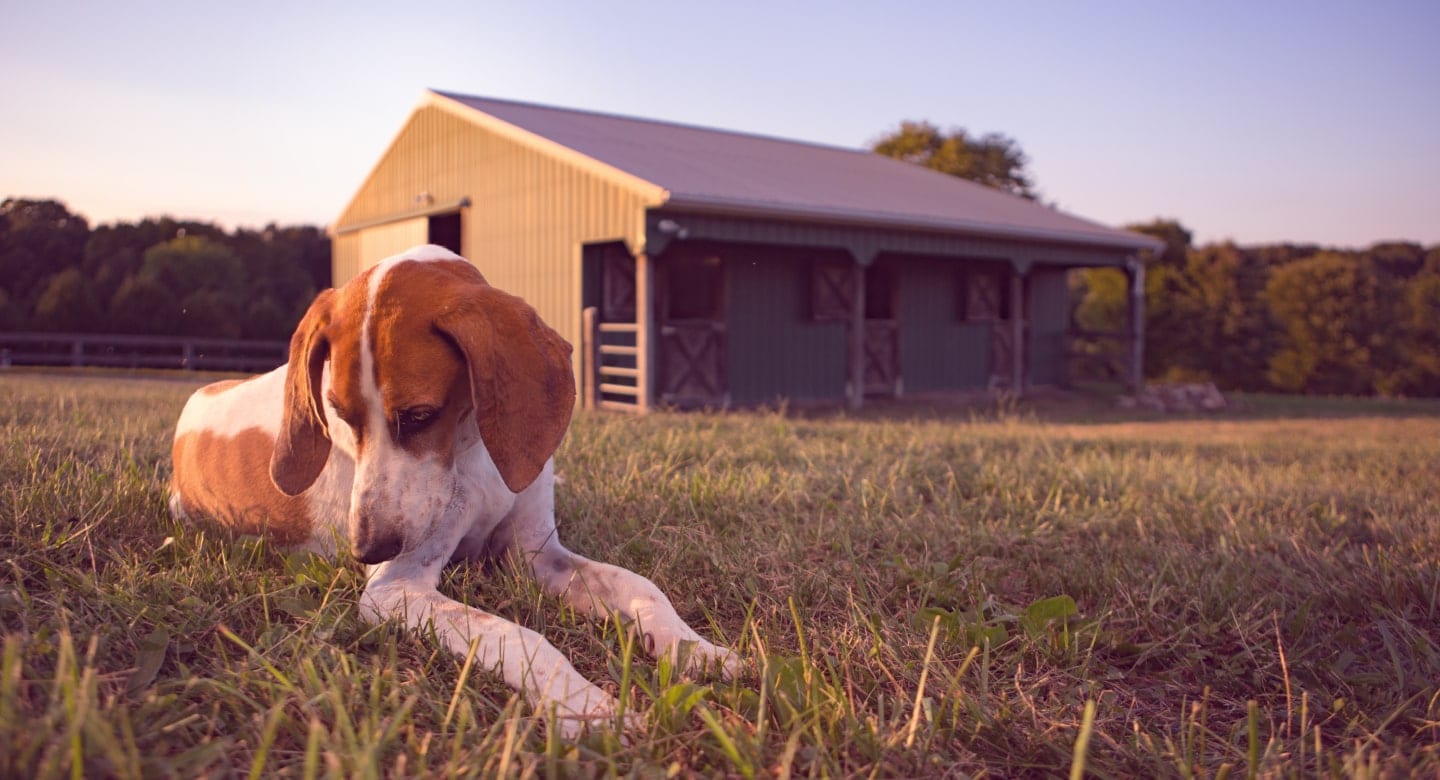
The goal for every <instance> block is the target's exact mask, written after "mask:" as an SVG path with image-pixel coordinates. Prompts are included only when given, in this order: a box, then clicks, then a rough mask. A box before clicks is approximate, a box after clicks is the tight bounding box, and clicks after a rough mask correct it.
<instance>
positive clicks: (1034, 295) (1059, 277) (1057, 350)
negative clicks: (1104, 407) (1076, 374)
mask: <svg viewBox="0 0 1440 780" xmlns="http://www.w3.org/2000/svg"><path fill="white" fill-rule="evenodd" d="M1029 286H1030V359H1029V361H1028V365H1029V369H1030V384H1032V385H1063V384H1064V383H1065V381H1066V378H1067V377H1066V365H1065V331H1066V330H1067V329H1068V327H1069V325H1070V287H1069V281H1068V278H1067V273H1066V270H1065V269H1064V268H1056V267H1053V266H1037V267H1036V268H1034V269H1032V270H1031V272H1030V277H1029Z"/></svg>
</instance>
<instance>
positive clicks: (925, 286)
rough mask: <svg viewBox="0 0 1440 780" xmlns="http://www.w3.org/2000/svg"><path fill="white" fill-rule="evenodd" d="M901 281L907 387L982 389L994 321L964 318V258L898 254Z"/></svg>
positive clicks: (987, 371) (902, 349)
mask: <svg viewBox="0 0 1440 780" xmlns="http://www.w3.org/2000/svg"><path fill="white" fill-rule="evenodd" d="M892 262H894V268H895V270H896V275H897V281H898V283H899V286H900V312H899V314H900V376H901V377H902V378H903V379H904V381H905V391H906V392H907V393H909V392H937V391H951V390H963V389H972V388H983V387H985V385H986V382H987V381H988V380H989V376H990V362H989V361H990V354H989V352H990V326H989V324H988V323H971V322H965V321H963V320H962V319H961V316H962V312H961V307H960V294H961V288H960V274H961V272H962V269H963V268H964V263H963V262H956V261H953V260H940V259H932V258H920V257H895V258H893V260H892Z"/></svg>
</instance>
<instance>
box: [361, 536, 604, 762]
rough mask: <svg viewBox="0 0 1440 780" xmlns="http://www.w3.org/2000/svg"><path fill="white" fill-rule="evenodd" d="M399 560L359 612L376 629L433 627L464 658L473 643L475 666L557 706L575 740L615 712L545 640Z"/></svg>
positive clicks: (565, 731)
mask: <svg viewBox="0 0 1440 780" xmlns="http://www.w3.org/2000/svg"><path fill="white" fill-rule="evenodd" d="M430 568H431V567H423V566H420V565H418V564H415V563H413V562H408V561H403V560H399V559H397V560H394V561H388V562H386V563H382V564H379V565H377V566H372V567H370V570H369V579H368V581H367V582H366V585H365V592H364V593H363V594H362V595H361V597H360V604H361V613H362V615H363V616H364V617H365V618H366V619H367V620H369V621H371V622H374V623H380V622H384V621H386V620H390V619H397V620H400V621H402V622H403V623H404V624H405V626H406V627H407V628H410V629H415V630H419V631H424V630H426V629H427V628H432V627H433V630H434V632H435V635H436V636H437V637H439V639H440V641H442V642H443V643H444V644H445V646H446V647H447V648H449V649H450V650H451V652H454V653H455V654H457V655H459V656H461V657H462V658H463V657H465V656H467V655H468V654H469V653H470V648H471V645H472V643H473V644H474V645H475V660H476V662H477V663H478V664H479V665H480V666H481V667H482V668H486V669H491V670H493V671H495V672H497V673H498V674H499V675H500V676H501V677H503V678H504V680H505V682H506V683H508V684H509V685H510V687H511V688H513V689H515V690H517V691H522V692H523V693H524V694H525V696H526V698H527V699H528V700H529V702H530V704H531V706H532V707H534V708H535V709H536V710H538V711H541V712H544V711H546V710H548V709H549V708H550V707H554V708H555V712H556V716H557V719H558V723H559V726H560V729H561V736H562V737H564V738H565V739H574V738H576V737H577V736H578V735H579V734H580V732H581V731H583V730H584V729H585V727H586V726H589V725H596V726H599V725H604V724H605V722H606V721H607V720H611V719H613V718H614V717H615V714H616V702H615V699H614V697H612V696H610V694H608V693H606V692H605V691H603V690H601V689H600V688H599V687H598V686H596V685H594V684H593V683H591V682H590V681H589V680H586V679H585V678H584V677H583V676H582V675H581V674H580V673H579V672H577V671H575V668H574V667H573V666H571V665H570V661H569V659H567V658H566V657H565V656H564V654H563V653H561V652H560V651H559V650H558V649H556V648H555V646H554V645H552V644H550V642H548V641H547V640H546V639H545V637H543V636H541V635H540V634H538V633H536V632H534V631H531V630H530V629H528V628H525V627H524V626H520V625H517V624H515V623H513V622H511V621H509V620H506V619H504V618H502V617H498V616H496V615H492V614H490V613H488V612H484V611H481V610H478V609H474V608H473V607H467V606H465V605H464V604H461V603H460V602H458V601H454V600H453V599H449V598H446V597H445V596H444V595H442V594H441V593H440V592H439V591H438V590H436V589H435V586H436V584H437V583H438V582H439V568H438V566H436V567H434V570H433V571H430V570H429V569H430Z"/></svg>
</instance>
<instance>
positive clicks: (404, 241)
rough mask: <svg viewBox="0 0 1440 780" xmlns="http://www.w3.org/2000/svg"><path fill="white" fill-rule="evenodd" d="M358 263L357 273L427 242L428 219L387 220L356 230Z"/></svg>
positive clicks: (428, 238) (428, 237)
mask: <svg viewBox="0 0 1440 780" xmlns="http://www.w3.org/2000/svg"><path fill="white" fill-rule="evenodd" d="M356 233H358V234H359V236H360V255H359V256H360V264H359V267H358V268H357V271H356V272H357V273H359V272H361V271H364V270H366V269H367V268H370V267H371V266H373V265H375V264H376V263H378V262H380V261H381V260H384V259H385V258H387V257H390V256H391V255H398V254H400V253H401V252H404V251H405V250H406V249H409V248H410V247H412V246H415V245H416V244H425V243H429V240H430V220H429V219H427V218H425V217H418V218H416V219H405V220H400V221H399V222H387V223H385V224H383V225H375V226H373V227H367V228H364V229H363V230H358V231H356Z"/></svg>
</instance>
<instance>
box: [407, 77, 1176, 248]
mask: <svg viewBox="0 0 1440 780" xmlns="http://www.w3.org/2000/svg"><path fill="white" fill-rule="evenodd" d="M431 94H432V95H434V96H436V98H438V99H439V100H436V101H432V102H439V103H441V104H443V103H444V102H446V101H448V102H450V103H452V104H457V105H459V106H462V107H464V108H466V109H469V110H470V111H472V112H477V113H478V115H479V116H473V115H472V118H475V119H482V120H484V121H485V124H487V125H490V126H492V128H499V129H504V130H506V131H509V132H508V134H509V135H511V136H512V137H517V138H520V139H523V140H530V141H532V142H538V143H540V144H542V145H545V146H551V145H552V144H553V145H555V146H559V147H562V148H563V149H565V150H569V151H571V152H575V153H578V154H579V155H582V156H583V157H585V158H588V159H589V160H591V161H594V162H595V163H599V164H600V165H601V166H603V167H605V168H608V169H609V170H610V172H611V173H612V174H614V175H616V176H617V177H619V178H621V179H626V180H630V181H631V182H632V183H633V184H634V185H637V186H638V187H642V188H646V189H648V188H654V190H653V191H652V192H653V193H655V194H658V196H659V199H660V205H663V206H666V207H670V208H674V209H678V210H693V211H706V212H723V213H729V214H737V215H746V216H758V217H772V218H784V219H817V220H826V221H839V222H848V223H857V224H864V225H870V226H881V227H895V228H911V229H913V228H920V229H926V230H938V231H944V232H956V233H967V234H978V235H985V236H995V237H1004V238H1016V239H1029V240H1041V241H1055V242H1062V243H1078V244H1087V245H1092V246H1094V245H1098V246H1105V247H1115V248H1119V249H1130V250H1133V249H1158V248H1159V247H1160V246H1162V244H1161V243H1160V242H1159V241H1157V240H1155V239H1153V238H1150V237H1149V236H1143V235H1140V234H1138V233H1132V232H1129V231H1124V230H1117V229H1114V228H1110V227H1106V226H1105V225H1101V224H1099V223H1096V222H1092V221H1089V220H1086V219H1082V218H1080V217H1076V216H1073V215H1070V214H1066V213H1064V212H1062V211H1059V210H1057V209H1053V208H1050V207H1047V206H1043V205H1041V204H1038V203H1035V202H1034V201H1030V200H1026V199H1025V198H1021V197H1018V196H1015V195H1011V194H1009V193H1005V192H1001V191H999V190H995V189H992V188H990V187H986V186H984V185H981V184H976V183H974V182H971V181H967V180H964V179H959V178H956V177H954V176H948V175H945V174H942V173H937V172H935V171H931V170H928V169H926V168H923V167H921V166H919V165H914V164H912V163H907V162H902V161H900V160H895V159H892V158H889V157H885V156H883V155H879V154H875V153H873V152H870V151H865V150H860V149H845V148H840V147H834V146H825V145H821V144H815V143H808V142H804V141H792V140H785V139H780V138H771V137H766V136H760V135H752V134H747V133H739V132H733V131H727V130H715V129H710V128H703V127H694V126H690V125H682V124H675V123H671V122H661V121H656V120H650V119H638V118H632V117H623V116H615V115H610V114H601V113H594V112H589V111H578V110H573V109H566V108H555V107H551V106H541V105H535V104H530V103H519V102H514V101H509V100H499V99H495V98H485V97H476V96H471V95H460V94H455V93H449V92H441V91H438V90H432V91H431ZM496 122H498V123H500V125H498V126H497V125H496ZM517 131H518V132H517ZM544 142H549V143H548V144H547V143H544ZM551 149H552V150H554V147H553V146H551ZM637 180H638V181H637ZM647 184H648V185H649V187H645V185H647Z"/></svg>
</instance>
